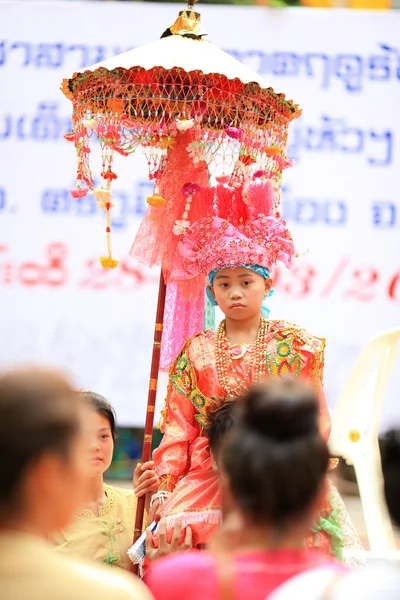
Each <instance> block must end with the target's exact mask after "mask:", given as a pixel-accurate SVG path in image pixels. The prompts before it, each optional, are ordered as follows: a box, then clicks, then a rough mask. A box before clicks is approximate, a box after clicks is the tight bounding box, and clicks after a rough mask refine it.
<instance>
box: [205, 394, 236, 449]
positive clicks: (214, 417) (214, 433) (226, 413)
mask: <svg viewBox="0 0 400 600" xmlns="http://www.w3.org/2000/svg"><path fill="white" fill-rule="evenodd" d="M234 406H235V401H233V400H225V401H221V404H220V406H218V407H217V408H214V410H212V411H210V412H209V414H208V415H207V424H206V426H205V427H204V433H205V434H206V436H207V437H208V443H209V446H210V449H211V451H212V453H213V454H214V455H217V454H218V453H219V450H220V446H221V442H222V439H223V437H224V436H225V435H226V434H227V433H229V432H230V431H231V430H232V429H233V427H234V425H235V422H236V412H235V410H234Z"/></svg>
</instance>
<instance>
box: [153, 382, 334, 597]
mask: <svg viewBox="0 0 400 600" xmlns="http://www.w3.org/2000/svg"><path fill="white" fill-rule="evenodd" d="M235 412H236V413H237V421H236V423H235V424H234V425H233V428H232V429H231V431H230V432H229V433H228V434H227V435H226V436H225V437H223V439H222V446H221V451H220V453H219V456H220V460H219V465H220V472H221V482H222V491H223V494H222V496H223V502H224V509H225V512H224V514H225V515H226V518H225V519H224V523H223V525H222V527H221V529H220V531H219V532H218V534H217V535H216V536H215V538H214V539H213V541H212V542H211V544H210V549H209V550H206V551H204V552H186V553H180V554H178V555H176V556H175V557H168V558H165V559H162V560H160V561H157V562H156V563H154V565H152V568H151V569H150V571H149V573H148V575H147V584H148V586H149V588H150V591H151V592H152V594H153V596H154V597H155V599H156V600H167V599H168V600H169V599H172V598H179V599H180V600H197V599H198V600H200V599H203V598H207V599H210V600H213V599H214V598H215V599H217V598H230V599H233V598H246V599H248V600H264V599H265V598H267V597H268V598H269V597H270V594H271V593H272V592H273V591H274V590H275V589H276V588H277V587H278V586H279V585H281V584H282V583H284V582H285V581H287V580H289V579H290V578H291V577H293V576H295V575H297V574H298V573H302V572H307V571H309V570H310V569H313V568H315V567H316V566H320V567H322V566H324V567H325V568H326V569H327V570H328V572H332V573H336V574H338V573H342V572H345V571H346V570H345V569H344V568H343V567H342V566H340V565H337V564H335V563H334V561H332V560H329V559H328V560H327V558H326V557H325V556H323V555H322V554H321V553H320V552H317V551H315V550H314V549H311V550H310V549H307V548H306V546H305V544H304V539H305V537H306V535H307V532H308V530H309V528H310V526H311V524H312V521H313V515H314V514H315V512H316V511H317V510H318V508H319V506H320V505H321V503H323V498H324V496H325V493H326V472H327V469H328V464H329V451H328V448H327V444H326V442H325V440H324V439H323V437H322V435H321V433H320V428H319V423H318V421H319V418H318V417H319V415H318V413H319V406H318V396H317V394H316V392H315V391H314V390H313V389H312V388H310V387H309V386H305V385H301V384H300V382H296V381H284V382H283V381H280V382H278V381H275V382H269V383H268V384H260V385H258V386H254V387H253V388H252V389H250V390H249V392H248V393H247V394H246V395H245V396H244V397H243V398H242V399H241V400H240V401H239V402H238V403H235ZM193 582H195V584H194V583H193ZM312 592H313V590H312V589H311V590H309V593H310V595H312ZM291 597H292V598H303V597H305V596H291Z"/></svg>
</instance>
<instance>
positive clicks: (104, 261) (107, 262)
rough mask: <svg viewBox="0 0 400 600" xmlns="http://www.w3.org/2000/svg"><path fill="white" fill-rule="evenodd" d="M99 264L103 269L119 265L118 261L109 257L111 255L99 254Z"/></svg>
mask: <svg viewBox="0 0 400 600" xmlns="http://www.w3.org/2000/svg"><path fill="white" fill-rule="evenodd" d="M100 264H101V266H102V267H103V269H115V267H116V266H117V265H119V261H118V260H115V258H111V256H100Z"/></svg>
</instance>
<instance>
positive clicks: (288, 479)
mask: <svg viewBox="0 0 400 600" xmlns="http://www.w3.org/2000/svg"><path fill="white" fill-rule="evenodd" d="M235 412H237V421H236V424H235V427H234V428H233V429H232V431H231V433H230V434H228V435H227V436H226V438H225V439H224V442H223V444H222V450H221V467H222V471H223V479H225V482H226V485H227V487H228V492H229V494H230V495H231V496H232V497H233V500H234V503H235V504H236V506H237V508H238V509H239V510H240V512H241V513H242V514H243V515H244V516H245V518H246V519H247V520H249V521H250V522H252V523H254V524H255V523H257V524H262V523H265V524H272V525H273V526H277V527H282V526H284V525H286V524H288V523H290V522H291V521H293V520H295V519H298V518H303V517H304V518H309V517H310V515H311V513H312V512H313V510H314V509H315V504H316V502H317V500H318V498H319V496H320V493H321V491H322V489H323V488H324V485H325V474H326V471H327V468H328V462H329V452H328V448H327V445H326V443H325V441H324V440H323V438H322V436H321V434H320V431H319V404H318V397H317V395H316V392H315V391H314V389H313V388H311V387H308V386H306V385H305V384H303V383H301V382H298V381H292V380H290V381H274V382H270V383H266V384H262V385H261V384H259V385H256V386H254V387H253V388H252V389H250V391H249V392H248V393H247V394H246V395H245V396H244V397H243V398H242V399H239V400H238V401H237V402H236V403H235Z"/></svg>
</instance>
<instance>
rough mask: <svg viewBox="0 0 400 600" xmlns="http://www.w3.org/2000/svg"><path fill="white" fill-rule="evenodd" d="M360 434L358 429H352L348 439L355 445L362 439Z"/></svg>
mask: <svg viewBox="0 0 400 600" xmlns="http://www.w3.org/2000/svg"><path fill="white" fill-rule="evenodd" d="M360 437H361V436H360V432H359V431H358V429H351V430H350V431H349V434H348V438H349V440H350V441H351V442H353V444H356V443H357V442H358V440H359V439H360Z"/></svg>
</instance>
